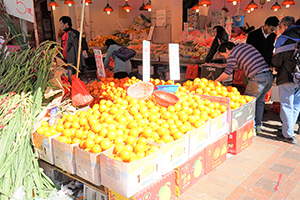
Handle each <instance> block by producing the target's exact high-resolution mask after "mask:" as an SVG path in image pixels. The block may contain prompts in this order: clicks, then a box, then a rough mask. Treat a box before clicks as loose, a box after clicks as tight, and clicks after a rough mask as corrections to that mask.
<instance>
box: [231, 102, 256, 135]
mask: <svg viewBox="0 0 300 200" xmlns="http://www.w3.org/2000/svg"><path fill="white" fill-rule="evenodd" d="M255 102H256V101H255V100H253V101H250V102H248V103H246V104H244V105H242V106H241V107H239V108H237V109H234V110H231V122H230V130H229V132H230V133H233V132H234V131H236V130H237V129H238V128H240V127H242V126H243V125H244V124H245V123H246V122H247V121H249V120H250V119H253V118H254V117H255Z"/></svg>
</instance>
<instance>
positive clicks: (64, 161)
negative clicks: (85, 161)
mask: <svg viewBox="0 0 300 200" xmlns="http://www.w3.org/2000/svg"><path fill="white" fill-rule="evenodd" d="M75 146H78V144H66V143H63V142H60V141H58V140H56V139H54V140H53V149H54V150H53V154H54V164H55V165H56V166H57V167H59V168H61V169H62V170H64V171H67V172H69V173H71V174H76V164H75Z"/></svg>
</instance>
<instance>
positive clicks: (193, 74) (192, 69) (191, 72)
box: [185, 64, 199, 79]
mask: <svg viewBox="0 0 300 200" xmlns="http://www.w3.org/2000/svg"><path fill="white" fill-rule="evenodd" d="M198 76H199V67H198V65H192V64H189V65H188V66H187V68H186V73H185V78H186V79H195V78H197V77H198Z"/></svg>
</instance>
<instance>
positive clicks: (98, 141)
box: [94, 135, 104, 144]
mask: <svg viewBox="0 0 300 200" xmlns="http://www.w3.org/2000/svg"><path fill="white" fill-rule="evenodd" d="M103 138H104V137H103V136H101V135H97V136H96V137H95V139H94V141H95V143H96V144H100V142H101V140H102V139H103Z"/></svg>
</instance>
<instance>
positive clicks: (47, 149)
mask: <svg viewBox="0 0 300 200" xmlns="http://www.w3.org/2000/svg"><path fill="white" fill-rule="evenodd" d="M59 135H60V134H57V135H54V136H51V137H47V136H44V135H41V134H39V133H36V132H34V133H33V136H32V138H33V142H34V145H35V147H36V149H37V152H38V155H39V158H40V159H42V160H44V161H46V162H48V163H50V164H51V165H53V164H54V154H53V139H54V138H56V137H58V136H59Z"/></svg>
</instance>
